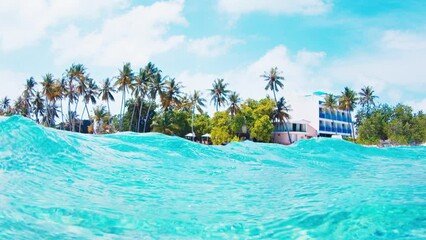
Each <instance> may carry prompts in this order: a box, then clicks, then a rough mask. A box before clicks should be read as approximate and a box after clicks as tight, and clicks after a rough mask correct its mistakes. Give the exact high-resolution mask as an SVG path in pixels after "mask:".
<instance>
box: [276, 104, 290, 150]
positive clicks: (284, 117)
mask: <svg viewBox="0 0 426 240" xmlns="http://www.w3.org/2000/svg"><path fill="white" fill-rule="evenodd" d="M290 110H291V109H290V105H287V102H286V100H285V98H284V97H281V98H280V99H279V100H278V102H277V108H276V109H275V110H274V113H273V116H272V119H273V120H274V121H275V122H276V123H278V124H279V125H280V126H284V124H285V125H286V127H285V129H286V130H287V135H288V140H289V141H290V143H291V137H290V130H289V129H288V127H287V122H288V121H289V120H290V114H289V113H288V112H289V111H290Z"/></svg>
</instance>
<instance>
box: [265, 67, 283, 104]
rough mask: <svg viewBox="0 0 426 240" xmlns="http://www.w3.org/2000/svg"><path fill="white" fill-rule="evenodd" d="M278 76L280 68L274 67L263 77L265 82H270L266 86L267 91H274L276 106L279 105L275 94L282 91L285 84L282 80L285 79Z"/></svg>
mask: <svg viewBox="0 0 426 240" xmlns="http://www.w3.org/2000/svg"><path fill="white" fill-rule="evenodd" d="M278 74H279V73H278V68H277V67H273V68H271V70H270V71H269V73H268V72H265V73H264V74H263V75H261V77H263V78H264V80H265V81H267V82H268V83H267V84H266V87H265V90H268V89H269V90H272V92H273V93H274V99H275V104H277V96H276V94H275V92H278V91H279V88H281V89H282V88H283V87H284V84H283V83H282V82H281V80H284V77H282V76H280V75H278Z"/></svg>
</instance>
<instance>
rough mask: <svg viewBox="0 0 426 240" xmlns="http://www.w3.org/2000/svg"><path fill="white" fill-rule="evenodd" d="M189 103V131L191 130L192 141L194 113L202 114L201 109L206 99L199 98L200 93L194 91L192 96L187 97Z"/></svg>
mask: <svg viewBox="0 0 426 240" xmlns="http://www.w3.org/2000/svg"><path fill="white" fill-rule="evenodd" d="M189 102H190V106H191V129H192V141H194V137H195V136H194V112H195V109H197V110H198V112H199V113H200V114H203V109H202V107H205V106H206V104H205V102H206V99H204V98H203V97H202V96H201V93H200V91H197V90H194V92H193V94H191V96H189Z"/></svg>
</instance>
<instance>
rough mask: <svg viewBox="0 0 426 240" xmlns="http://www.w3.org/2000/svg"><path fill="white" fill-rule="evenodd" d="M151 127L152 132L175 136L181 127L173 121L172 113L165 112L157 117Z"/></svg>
mask: <svg viewBox="0 0 426 240" xmlns="http://www.w3.org/2000/svg"><path fill="white" fill-rule="evenodd" d="M151 127H152V131H154V132H159V133H163V134H167V135H173V134H175V133H176V132H177V130H178V129H179V125H178V124H176V123H175V121H173V112H172V111H165V112H162V113H160V114H158V115H155V117H154V119H153V122H152V125H151Z"/></svg>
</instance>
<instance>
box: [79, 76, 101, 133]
mask: <svg viewBox="0 0 426 240" xmlns="http://www.w3.org/2000/svg"><path fill="white" fill-rule="evenodd" d="M86 82H87V86H86V89H85V90H84V92H82V96H83V102H84V108H83V113H82V114H81V118H82V119H83V114H84V110H86V112H87V118H88V119H90V114H89V109H88V108H87V104H90V102H91V103H92V104H96V97H97V96H98V95H99V93H98V86H97V85H96V82H95V81H94V80H93V79H92V78H89V77H86ZM81 124H82V121H80V128H79V131H81Z"/></svg>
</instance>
